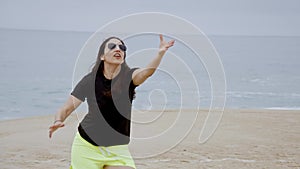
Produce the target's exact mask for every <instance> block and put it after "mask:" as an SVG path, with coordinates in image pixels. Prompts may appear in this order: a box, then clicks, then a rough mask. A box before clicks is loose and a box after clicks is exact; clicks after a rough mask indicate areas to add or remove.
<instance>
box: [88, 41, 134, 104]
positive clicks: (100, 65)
mask: <svg viewBox="0 0 300 169" xmlns="http://www.w3.org/2000/svg"><path fill="white" fill-rule="evenodd" d="M111 39H117V40H119V41H120V42H121V43H122V44H123V45H125V43H124V42H123V41H122V40H121V39H120V38H118V37H115V36H112V37H109V38H107V39H105V40H104V41H103V42H102V44H101V45H100V48H99V52H98V55H97V60H96V63H95V65H94V67H93V68H92V73H93V74H94V75H96V76H97V74H98V73H103V70H104V61H103V60H101V57H102V56H103V55H104V51H105V47H106V44H107V42H108V41H109V40H111ZM125 58H126V52H125V51H124V62H123V63H122V64H121V71H120V75H119V77H120V78H118V79H117V80H116V81H115V82H114V83H113V84H112V86H111V91H109V92H108V93H106V94H105V95H109V96H111V95H112V94H111V93H112V92H113V93H114V92H116V93H120V92H121V90H122V89H121V88H122V86H128V84H124V83H128V82H126V80H125V78H126V75H127V73H129V71H130V68H129V66H128V65H127V63H126V61H125ZM129 97H130V100H133V99H134V97H135V91H129Z"/></svg>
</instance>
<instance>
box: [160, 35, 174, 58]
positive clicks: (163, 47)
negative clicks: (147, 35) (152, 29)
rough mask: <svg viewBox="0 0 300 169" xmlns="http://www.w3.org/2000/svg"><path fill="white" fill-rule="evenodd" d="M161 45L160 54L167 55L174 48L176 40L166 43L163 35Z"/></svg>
mask: <svg viewBox="0 0 300 169" xmlns="http://www.w3.org/2000/svg"><path fill="white" fill-rule="evenodd" d="M159 39H160V44H159V54H162V55H163V54H165V52H166V51H167V50H168V49H169V47H172V46H173V45H174V43H175V40H171V41H169V42H166V41H164V38H163V36H162V34H160V35H159Z"/></svg>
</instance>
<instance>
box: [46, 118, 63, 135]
mask: <svg viewBox="0 0 300 169" xmlns="http://www.w3.org/2000/svg"><path fill="white" fill-rule="evenodd" d="M64 126H65V124H64V123H63V122H61V121H56V122H55V123H54V124H53V125H51V126H50V127H49V138H51V137H52V134H53V133H54V132H55V131H56V130H57V129H59V128H61V127H64Z"/></svg>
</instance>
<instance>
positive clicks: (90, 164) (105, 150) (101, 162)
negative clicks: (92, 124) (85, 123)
mask: <svg viewBox="0 0 300 169" xmlns="http://www.w3.org/2000/svg"><path fill="white" fill-rule="evenodd" d="M104 166H128V167H132V168H134V169H136V167H135V164H134V161H133V159H132V157H131V154H130V152H129V149H128V145H117V146H109V147H102V146H94V145H92V144H90V143H89V142H87V141H86V140H85V139H84V138H82V137H81V136H80V134H79V133H78V132H77V133H76V136H75V138H74V142H73V145H72V153H71V167H70V169H84V168H86V169H102V168H103V167H104Z"/></svg>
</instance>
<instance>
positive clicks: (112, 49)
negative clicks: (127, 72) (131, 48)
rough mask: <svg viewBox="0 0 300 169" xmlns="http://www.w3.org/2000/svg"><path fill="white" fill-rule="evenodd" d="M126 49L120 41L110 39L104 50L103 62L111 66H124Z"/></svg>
mask: <svg viewBox="0 0 300 169" xmlns="http://www.w3.org/2000/svg"><path fill="white" fill-rule="evenodd" d="M125 51H126V47H125V46H124V45H123V44H122V42H121V41H120V40H118V39H110V40H109V41H108V42H107V43H106V45H105V49H104V55H103V56H102V58H101V59H102V60H104V62H107V63H109V64H118V65H120V64H122V63H123V62H124V56H125Z"/></svg>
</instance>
